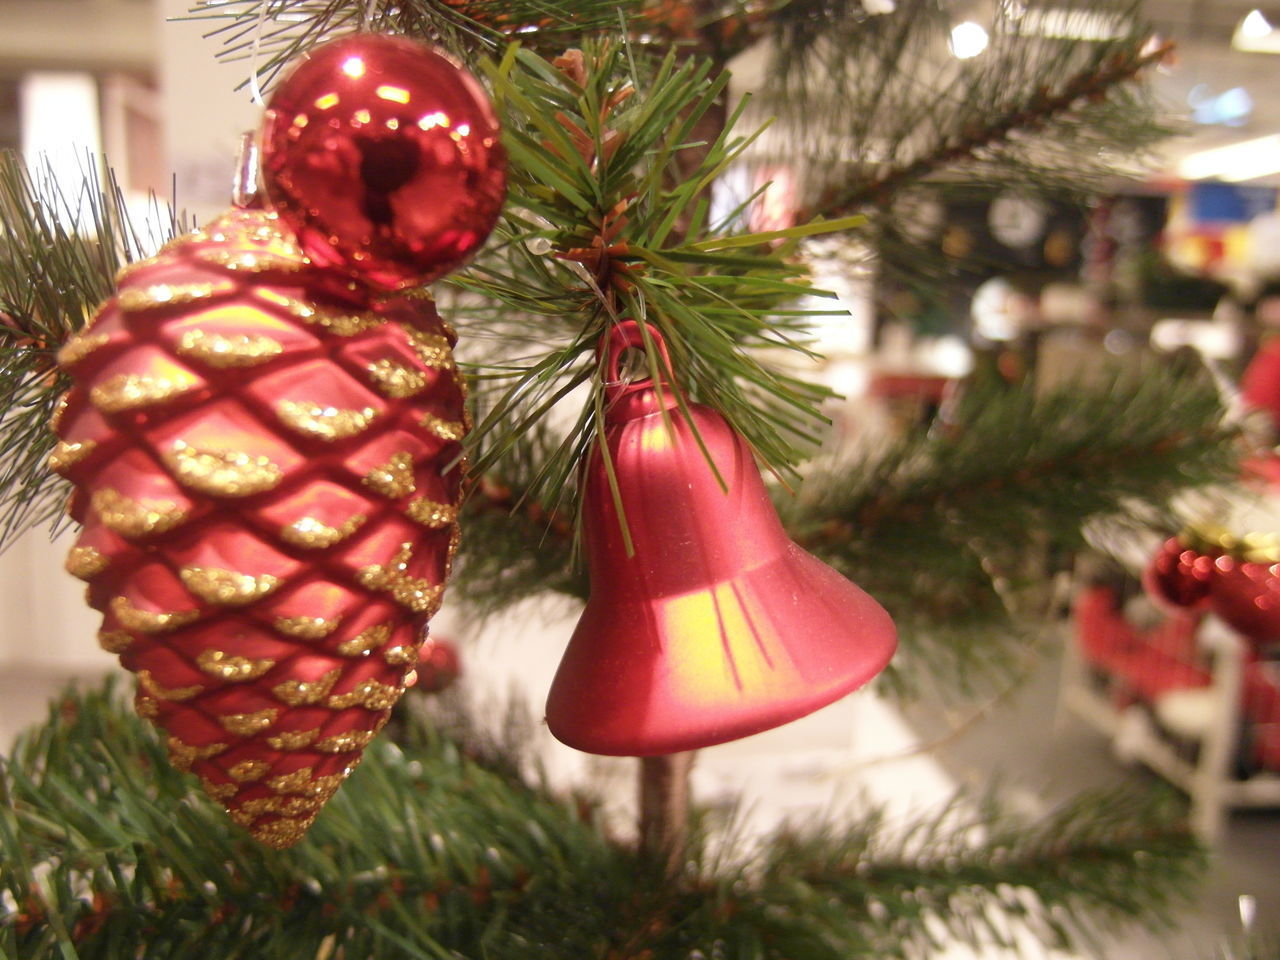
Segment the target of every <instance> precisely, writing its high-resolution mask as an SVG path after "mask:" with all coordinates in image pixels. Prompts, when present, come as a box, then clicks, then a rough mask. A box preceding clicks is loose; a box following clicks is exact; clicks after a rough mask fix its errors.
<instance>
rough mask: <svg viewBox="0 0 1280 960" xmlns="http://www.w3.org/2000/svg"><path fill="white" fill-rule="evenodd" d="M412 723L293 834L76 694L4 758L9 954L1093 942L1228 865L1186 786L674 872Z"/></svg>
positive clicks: (2, 850) (822, 948)
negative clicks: (268, 846) (1216, 854)
mask: <svg viewBox="0 0 1280 960" xmlns="http://www.w3.org/2000/svg"><path fill="white" fill-rule="evenodd" d="M403 737H404V739H403V745H402V746H396V745H394V744H390V743H387V742H385V741H384V742H380V743H375V744H374V745H373V746H372V747H371V748H370V749H369V750H368V751H367V753H366V761H365V763H364V765H363V766H362V767H361V769H360V770H358V771H357V772H356V773H355V775H354V776H353V777H352V778H351V780H350V781H349V782H348V784H347V785H346V786H344V788H343V790H342V791H341V792H340V793H339V794H338V795H337V796H336V797H335V798H334V799H333V800H332V801H331V802H330V804H329V806H328V808H327V809H326V811H325V813H324V814H323V815H322V816H321V818H320V819H319V821H318V822H317V824H316V825H315V827H313V828H312V831H311V832H310V834H309V835H308V838H307V839H306V840H305V841H303V842H302V843H301V844H300V845H299V846H297V847H296V848H293V849H291V850H288V851H284V852H268V851H264V850H263V849H262V848H260V847H258V846H256V845H254V844H253V842H252V841H250V840H249V839H248V838H247V837H246V835H245V834H243V833H241V832H240V831H238V830H237V829H236V828H234V827H232V826H231V825H230V824H229V823H227V822H226V820H225V818H224V817H223V816H222V814H221V813H220V811H218V810H216V809H215V808H214V805H213V804H212V803H210V802H209V801H207V800H206V799H205V798H204V797H203V796H202V795H201V794H200V791H199V789H198V787H197V786H196V784H195V783H194V781H193V780H191V779H190V778H189V777H188V776H187V775H183V774H179V773H177V772H175V771H174V770H173V769H172V768H171V767H169V766H168V764H167V763H166V762H165V761H164V749H163V747H162V745H161V744H160V743H159V742H158V741H157V739H156V738H155V736H154V735H153V734H152V733H151V731H150V728H148V727H145V726H144V725H143V724H142V723H141V722H140V721H139V720H137V719H136V718H135V717H133V716H132V715H131V714H129V713H126V712H125V707H124V706H123V705H122V704H121V703H120V702H119V701H118V700H117V699H116V697H115V695H114V692H113V691H112V690H111V689H110V688H108V689H105V690H99V691H97V692H93V693H89V694H79V695H76V694H69V695H66V696H64V697H63V698H62V699H61V700H60V701H58V702H56V703H55V704H54V705H53V708H52V710H51V713H50V718H49V720H48V722H47V723H46V724H45V725H44V726H42V727H40V728H37V729H36V730H34V731H33V732H31V733H29V734H27V735H26V736H25V737H24V738H23V739H22V740H21V742H20V743H19V745H18V747H17V748H16V749H15V751H14V752H13V754H12V756H11V757H10V759H9V760H8V761H7V762H6V763H5V764H4V765H3V769H2V770H0V888H2V892H0V951H2V952H3V953H4V955H6V956H21V957H24V958H27V960H46V958H49V960H52V958H58V960H67V958H77V957H78V958H84V960H88V958H97V957H101V958H104V960H106V958H111V960H114V958H118V957H119V956H121V955H122V953H127V954H128V955H130V956H133V955H145V956H148V957H162V956H172V957H189V956H202V957H211V958H217V960H234V958H241V957H245V958H248V957H253V958H255V960H272V958H282V960H283V958H294V957H307V958H311V957H318V956H328V955H342V956H358V957H361V958H364V960H383V958H386V960H393V958H394V960H403V958H406V957H429V958H443V957H455V956H467V957H478V956H484V957H486V958H491V960H516V958H519V960H529V958H535V960H538V958H547V960H551V958H556V960H584V958H601V960H607V958H621V957H639V956H646V957H650V958H652V960H666V958H671V960H676V958H680V960H686V958H687V957H688V956H690V955H691V953H693V952H694V951H697V950H701V951H703V952H705V953H707V954H708V955H711V953H712V952H713V951H716V952H717V955H721V956H724V957H725V958H726V960H728V958H737V957H741V958H744V960H745V958H748V957H764V958H770V960H781V958H784V957H792V958H794V957H804V958H805V960H827V958H830V960H836V958H841V960H847V958H851V957H864V956H865V957H882V956H904V955H918V952H919V949H920V948H923V947H925V946H926V945H927V940H928V937H929V936H930V931H937V930H946V931H947V933H948V935H949V936H952V937H955V938H957V939H959V940H961V941H963V942H975V941H977V940H979V939H980V938H981V937H982V936H983V934H984V924H986V923H988V922H989V923H990V925H991V929H992V930H994V931H997V932H1003V931H1007V930H1008V929H1010V928H1013V927H1017V926H1025V927H1027V928H1029V929H1030V930H1031V932H1032V933H1034V934H1035V935H1037V936H1040V937H1042V938H1044V939H1045V940H1046V941H1048V942H1054V943H1058V942H1061V943H1076V942H1079V941H1080V939H1081V938H1082V937H1087V936H1089V935H1090V933H1091V932H1093V931H1106V930H1111V929H1114V928H1115V927H1116V926H1118V925H1119V924H1120V923H1122V922H1125V921H1131V920H1133V919H1135V918H1141V919H1142V920H1143V921H1144V922H1145V921H1149V920H1150V918H1151V917H1153V916H1156V917H1159V916H1162V915H1165V914H1167V913H1168V911H1169V910H1170V909H1171V908H1172V907H1173V906H1174V905H1176V904H1177V903H1178V902H1180V900H1181V899H1182V898H1184V897H1185V896H1186V893H1187V892H1188V890H1189V888H1190V887H1191V883H1192V880H1193V878H1194V876H1195V875H1196V874H1197V872H1199V870H1200V869H1201V867H1202V853H1201V851H1200V848H1199V847H1198V846H1197V845H1196V844H1195V842H1194V841H1193V840H1192V839H1191V837H1190V836H1189V834H1188V833H1187V832H1186V831H1185V828H1184V827H1182V826H1181V825H1180V823H1179V821H1178V820H1177V819H1176V817H1175V816H1171V814H1170V811H1169V809H1168V807H1167V805H1160V804H1154V803H1152V801H1151V800H1150V798H1146V799H1145V800H1142V801H1138V800H1134V799H1132V798H1127V797H1124V796H1120V795H1099V796H1091V797H1086V798H1082V799H1081V800H1079V801H1078V802H1076V803H1075V804H1073V805H1072V806H1070V807H1068V808H1065V809H1064V810H1062V811H1058V812H1056V813H1055V814H1053V815H1051V816H1050V817H1048V818H1046V819H1045V820H1043V821H1040V822H1038V823H1037V822H1031V821H1027V820H1025V819H1024V820H1021V821H1019V820H1015V819H1013V818H1009V817H1007V816H1006V815H1004V814H1002V813H1000V812H999V811H998V810H997V809H996V808H995V807H994V805H992V804H985V805H982V806H980V807H979V809H978V810H977V812H976V813H963V811H964V810H966V809H968V805H967V804H962V803H957V804H956V805H954V807H953V808H952V809H951V810H950V811H949V812H948V813H947V814H945V815H943V816H941V817H930V818H928V819H926V820H924V821H921V822H920V823H918V824H916V825H915V826H911V825H908V826H907V827H906V828H905V829H904V830H903V831H901V832H895V831H891V830H889V829H887V828H886V825H885V820H884V816H883V814H873V815H871V816H870V817H868V818H867V819H866V820H865V821H864V822H862V823H859V824H856V825H854V826H851V827H844V828H836V827H834V826H832V825H829V824H826V825H824V824H817V825H815V826H814V827H813V828H812V829H811V830H809V831H806V832H805V833H804V834H796V833H793V832H790V831H785V832H783V833H781V834H779V835H778V836H776V837H773V838H771V839H770V840H768V841H767V842H766V844H765V846H764V848H763V850H762V852H761V853H760V855H759V859H758V861H756V862H753V863H743V862H741V861H736V862H735V861H730V860H721V861H712V860H710V859H707V858H705V857H703V856H702V855H701V854H698V853H696V852H695V854H694V856H693V859H691V860H690V862H689V864H688V865H687V868H686V870H685V871H683V872H682V873H681V874H680V876H679V877H678V878H677V879H675V880H666V879H664V877H663V875H662V874H661V873H660V872H659V871H660V867H659V866H658V865H657V864H655V863H653V862H650V861H648V860H646V859H644V858H643V857H642V856H640V855H638V854H636V853H635V852H633V851H631V850H629V849H628V848H626V847H624V846H620V845H618V844H616V843H614V842H611V841H610V840H609V839H608V838H607V837H606V836H605V835H604V833H603V832H602V831H601V829H600V828H599V827H598V826H597V825H596V824H595V823H594V822H591V821H590V820H584V819H583V816H582V815H583V813H584V812H585V811H588V810H589V809H590V806H589V805H583V804H580V803H576V802H564V801H560V800H557V799H555V798H553V797H551V796H549V795H548V794H547V793H546V792H545V791H544V790H542V789H541V788H539V787H537V786H531V785H530V784H528V783H525V782H522V781H521V780H520V779H519V778H518V777H517V776H516V775H515V773H514V771H515V770H516V769H518V768H519V764H518V763H513V762H512V763H497V764H483V765H482V764H480V763H477V762H476V761H475V760H474V759H472V758H471V755H470V751H469V749H468V747H467V745H466V744H465V743H462V742H458V741H454V740H451V739H448V738H446V737H444V736H442V735H441V734H440V733H439V732H436V731H433V730H432V729H431V728H429V727H426V726H423V725H422V723H421V722H420V721H418V720H415V719H414V718H412V717H410V718H408V719H407V720H406V727H405V731H404V734H403ZM1064 917H1066V918H1067V919H1063V918H1064ZM717 944H718V945H719V946H718V947H717V946H715V945H717Z"/></svg>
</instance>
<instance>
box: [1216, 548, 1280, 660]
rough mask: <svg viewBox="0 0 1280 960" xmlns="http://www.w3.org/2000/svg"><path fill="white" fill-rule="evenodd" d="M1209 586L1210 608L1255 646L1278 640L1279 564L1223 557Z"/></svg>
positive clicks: (1279, 604) (1219, 560)
mask: <svg viewBox="0 0 1280 960" xmlns="http://www.w3.org/2000/svg"><path fill="white" fill-rule="evenodd" d="M1214 566H1215V567H1216V569H1217V573H1216V575H1215V576H1214V578H1213V581H1212V584H1211V587H1210V607H1211V609H1212V610H1213V612H1214V613H1216V614H1217V615H1218V616H1219V617H1221V618H1222V619H1223V620H1225V621H1226V622H1227V623H1229V624H1230V625H1231V626H1232V628H1234V629H1235V630H1236V631H1237V632H1238V633H1240V634H1241V635H1242V636H1243V637H1245V638H1246V639H1247V640H1249V641H1251V642H1252V643H1253V644H1255V645H1256V646H1270V645H1272V644H1274V643H1276V642H1277V641H1280V564H1276V563H1271V564H1268V563H1249V562H1247V561H1246V562H1240V561H1237V560H1236V559H1234V558H1233V557H1229V556H1223V557H1219V558H1217V560H1215V561H1214Z"/></svg>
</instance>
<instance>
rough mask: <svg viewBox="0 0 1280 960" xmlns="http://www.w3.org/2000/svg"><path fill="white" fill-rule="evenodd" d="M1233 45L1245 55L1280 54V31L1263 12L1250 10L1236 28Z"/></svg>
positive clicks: (1232, 40)
mask: <svg viewBox="0 0 1280 960" xmlns="http://www.w3.org/2000/svg"><path fill="white" fill-rule="evenodd" d="M1231 45H1232V46H1233V47H1235V48H1236V49H1237V50H1243V51H1244V52H1245V53H1280V31H1277V30H1275V29H1273V28H1272V26H1271V23H1270V21H1269V20H1267V18H1266V16H1265V15H1264V14H1263V12H1262V11H1261V10H1250V11H1249V12H1248V14H1246V15H1245V17H1244V19H1243V20H1241V21H1240V24H1239V25H1238V26H1237V27H1236V32H1235V33H1234V34H1233V35H1232V37H1231Z"/></svg>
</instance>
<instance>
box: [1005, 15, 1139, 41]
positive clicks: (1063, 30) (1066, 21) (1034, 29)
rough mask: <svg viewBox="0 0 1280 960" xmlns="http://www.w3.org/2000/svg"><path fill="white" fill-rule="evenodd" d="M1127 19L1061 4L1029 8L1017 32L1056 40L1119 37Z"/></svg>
mask: <svg viewBox="0 0 1280 960" xmlns="http://www.w3.org/2000/svg"><path fill="white" fill-rule="evenodd" d="M1129 26H1130V24H1129V20H1128V19H1127V18H1126V17H1122V16H1120V15H1119V14H1114V13H1103V12H1101V11H1097V10H1075V9H1066V8H1061V7H1048V8H1045V9H1028V10H1027V11H1026V13H1024V14H1023V16H1022V17H1021V18H1020V19H1019V20H1018V32H1019V33H1023V34H1031V35H1033V36H1037V37H1050V38H1052V39H1055V40H1093V41H1103V40H1118V39H1120V38H1121V37H1125V36H1128V34H1129Z"/></svg>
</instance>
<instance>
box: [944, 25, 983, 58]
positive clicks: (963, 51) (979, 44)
mask: <svg viewBox="0 0 1280 960" xmlns="http://www.w3.org/2000/svg"><path fill="white" fill-rule="evenodd" d="M989 39H990V38H988V36H987V31H986V30H985V29H984V28H983V26H982V25H981V24H978V23H974V22H973V21H972V20H965V21H964V22H963V23H957V24H956V25H955V26H954V27H952V28H951V55H952V56H953V57H955V58H956V59H957V60H971V59H973V58H974V57H976V56H977V55H978V54H980V53H981V52H982V51H983V50H985V49H987V43H988V42H989Z"/></svg>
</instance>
